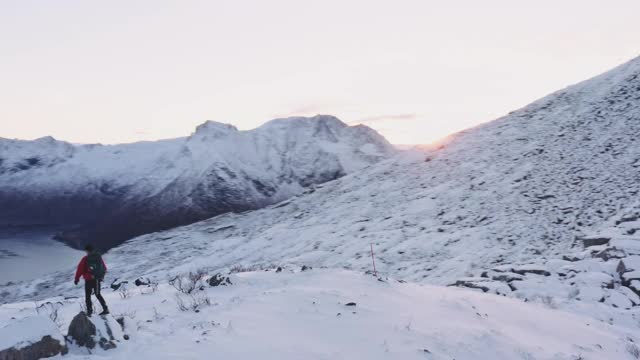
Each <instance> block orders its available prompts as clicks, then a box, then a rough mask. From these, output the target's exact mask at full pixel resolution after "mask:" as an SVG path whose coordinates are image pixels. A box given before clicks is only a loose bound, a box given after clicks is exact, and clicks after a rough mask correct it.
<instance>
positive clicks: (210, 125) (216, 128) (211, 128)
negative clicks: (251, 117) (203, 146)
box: [191, 120, 238, 138]
mask: <svg viewBox="0 0 640 360" xmlns="http://www.w3.org/2000/svg"><path fill="white" fill-rule="evenodd" d="M235 132H238V129H237V128H236V127H235V126H233V125H231V124H225V123H221V122H217V121H212V120H207V121H205V122H204V123H202V124H200V125H198V126H197V127H196V131H195V132H194V133H193V134H192V135H191V136H192V137H194V136H200V137H205V136H206V137H210V138H219V137H223V136H227V135H229V134H230V133H235Z"/></svg>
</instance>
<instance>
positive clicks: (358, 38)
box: [0, 0, 640, 144]
mask: <svg viewBox="0 0 640 360" xmlns="http://www.w3.org/2000/svg"><path fill="white" fill-rule="evenodd" d="M638 55H640V0H608V1H605V0H553V1H552V0H536V1H514V0H483V1H478V0H458V1H455V0H454V1H443V0H442V1H431V0H420V1H403V0H394V1H391V0H386V1H376V0H335V1H334V0H322V1H304V0H269V1H266V0H262V1H243V0H234V1H222V0H208V1H187V0H180V1H178V0H175V1H162V0H149V1H136V0H124V1H117V0H116V1H114V0H109V1H86V0H79V1H66V0H55V1H42V0H40V1H30V0H15V1H10V0H0V137H6V138H20V139H34V138H37V137H41V136H45V135H52V136H54V137H55V138H58V139H61V140H67V141H72V142H78V143H97V142H100V143H122V142H131V141H137V140H153V139H160V138H171V137H178V136H186V135H189V134H190V133H191V132H192V131H193V130H194V128H195V126H196V125H198V124H200V123H202V122H204V121H205V120H215V121H221V122H226V123H231V124H234V125H236V126H237V127H239V128H240V129H251V128H254V127H256V126H259V125H260V124H262V123H264V122H265V121H267V120H269V119H272V118H276V117H283V116H292V115H314V114H318V113H321V114H333V115H336V116H338V117H339V118H341V119H342V120H343V121H345V122H347V123H350V124H356V123H364V124H367V125H369V126H371V127H373V128H375V129H376V130H378V131H380V132H381V133H382V134H383V135H385V136H386V137H387V138H388V139H389V140H390V141H391V142H393V143H397V144H418V143H428V142H431V141H434V140H437V139H439V138H441V137H443V136H445V135H447V134H449V133H451V132H454V131H457V130H461V129H464V128H467V127H470V126H473V125H476V124H478V123H481V122H485V121H489V120H492V119H494V118H497V117H499V116H501V115H504V114H506V113H508V112H509V111H511V110H515V109H516V108H518V107H521V106H523V105H526V104H527V103H529V102H531V101H533V100H535V99H537V98H540V97H542V96H544V95H546V94H548V93H550V92H552V91H555V90H558V89H560V88H563V87H565V86H567V85H570V84H572V83H575V82H578V81H581V80H584V79H586V78H588V77H591V76H594V75H597V74H599V73H601V72H603V71H606V70H608V69H609V68H611V67H614V66H616V65H618V64H620V63H623V62H625V61H627V60H630V59H632V58H633V57H636V56H638Z"/></svg>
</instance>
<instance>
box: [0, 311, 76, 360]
mask: <svg viewBox="0 0 640 360" xmlns="http://www.w3.org/2000/svg"><path fill="white" fill-rule="evenodd" d="M67 351H68V350H67V346H66V342H65V340H64V337H63V336H62V334H61V333H60V330H59V329H58V326H57V325H56V324H55V323H53V321H51V320H50V319H49V318H47V317H44V316H33V317H28V318H24V319H22V320H19V321H16V322H12V323H10V324H9V325H7V326H5V327H3V328H1V329H0V360H36V359H42V358H46V357H51V356H55V355H59V354H63V355H64V354H66V353H67Z"/></svg>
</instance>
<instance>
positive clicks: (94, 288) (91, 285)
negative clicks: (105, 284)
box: [84, 279, 107, 313]
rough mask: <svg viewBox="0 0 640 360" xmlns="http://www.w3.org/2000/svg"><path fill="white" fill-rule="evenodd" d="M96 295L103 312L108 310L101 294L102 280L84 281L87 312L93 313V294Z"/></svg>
mask: <svg viewBox="0 0 640 360" xmlns="http://www.w3.org/2000/svg"><path fill="white" fill-rule="evenodd" d="M92 292H93V293H94V294H95V295H96V298H97V299H98V301H99V302H100V305H101V306H102V310H107V303H106V302H104V298H103V297H102V295H101V294H100V280H96V279H92V280H85V281H84V300H85V301H86V304H87V312H88V313H93V305H92V304H91V293H92Z"/></svg>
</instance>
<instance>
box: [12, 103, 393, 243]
mask: <svg viewBox="0 0 640 360" xmlns="http://www.w3.org/2000/svg"><path fill="white" fill-rule="evenodd" d="M394 152H395V151H394V150H393V148H392V146H391V145H390V144H389V143H387V141H386V140H385V139H384V138H382V137H381V136H380V135H379V134H377V133H376V132H375V131H373V130H372V129H370V128H367V127H364V126H352V127H350V126H347V125H345V124H344V123H343V122H341V121H340V120H338V119H337V118H335V117H332V116H321V115H319V116H316V117H313V118H287V119H276V120H272V121H270V122H268V123H266V124H265V125H263V126H261V127H259V128H257V129H254V130H250V131H238V130H237V129H236V128H235V127H233V126H231V125H227V124H221V123H216V122H211V121H209V122H206V123H204V124H202V125H200V126H199V127H198V128H197V129H196V131H195V132H194V133H193V134H192V135H191V136H189V137H187V138H179V139H173V140H164V141H157V142H140V143H134V144H124V145H109V146H102V145H81V146H74V145H71V144H69V143H65V142H62V141H56V140H54V139H53V138H51V137H47V138H41V139H38V140H35V141H21V140H7V139H0V203H1V204H2V206H1V207H0V224H24V223H30V224H34V223H36V224H39V223H47V224H51V223H54V224H64V225H69V224H80V225H81V226H80V227H79V228H78V229H75V230H73V231H68V232H66V233H65V234H63V235H62V238H63V239H64V240H66V241H67V242H69V243H71V244H74V245H79V244H81V243H83V242H86V241H88V240H90V241H93V242H98V245H100V246H101V247H103V248H109V247H111V246H113V245H115V244H118V243H120V242H122V241H123V240H125V239H127V238H130V237H132V236H135V235H140V234H142V233H146V232H150V231H156V230H160V229H167V228H171V227H174V226H178V225H184V224H188V223H191V222H194V221H197V220H202V219H205V218H207V217H211V216H213V215H217V214H220V213H224V212H228V211H244V210H248V209H256V208H260V207H262V206H265V205H268V204H273V203H275V202H278V201H281V200H283V199H286V198H288V197H290V196H292V195H295V194H299V193H300V192H302V190H303V188H304V187H306V186H309V185H311V184H316V183H322V182H325V181H328V180H333V179H335V178H337V177H340V176H343V175H345V174H346V173H350V172H353V171H355V170H359V169H361V168H363V167H366V166H368V165H370V164H373V163H375V162H377V161H379V160H381V159H384V158H387V157H389V155H391V154H392V153H394Z"/></svg>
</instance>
